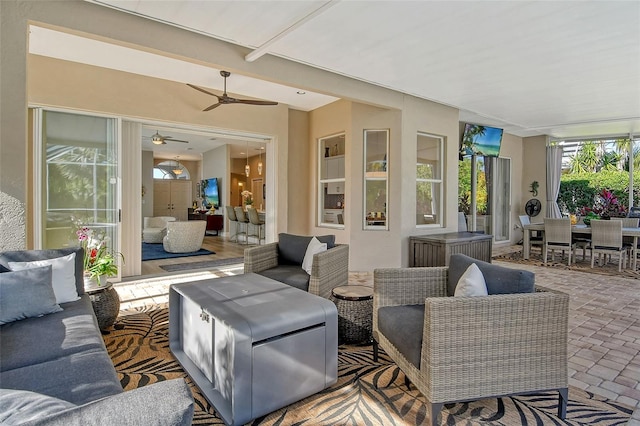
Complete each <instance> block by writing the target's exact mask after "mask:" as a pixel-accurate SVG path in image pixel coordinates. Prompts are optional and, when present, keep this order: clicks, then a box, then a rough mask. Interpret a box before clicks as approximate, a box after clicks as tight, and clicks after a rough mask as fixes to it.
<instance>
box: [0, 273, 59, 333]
mask: <svg viewBox="0 0 640 426" xmlns="http://www.w3.org/2000/svg"><path fill="white" fill-rule="evenodd" d="M51 276H52V272H51V266H44V267H39V268H31V269H24V270H22V271H10V272H4V273H2V274H0V295H1V297H0V325H3V324H7V323H10V322H13V321H18V320H22V319H25V318H33V317H40V316H42V315H47V314H52V313H54V312H60V311H62V308H61V307H60V305H58V304H57V303H56V296H55V294H54V292H53V286H52V285H51Z"/></svg>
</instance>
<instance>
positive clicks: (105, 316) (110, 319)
mask: <svg viewBox="0 0 640 426" xmlns="http://www.w3.org/2000/svg"><path fill="white" fill-rule="evenodd" d="M85 291H86V293H87V294H88V295H89V298H90V299H91V304H92V305H93V312H95V314H96V318H97V319H98V326H99V327H100V330H104V329H106V328H108V327H110V326H112V325H113V323H115V322H116V318H118V312H119V311H120V297H119V296H118V292H117V291H116V289H115V288H113V286H112V285H111V283H107V284H106V285H105V286H103V287H93V288H85Z"/></svg>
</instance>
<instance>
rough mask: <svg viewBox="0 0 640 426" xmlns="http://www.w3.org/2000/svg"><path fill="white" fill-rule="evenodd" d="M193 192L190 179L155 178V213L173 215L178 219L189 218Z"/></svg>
mask: <svg viewBox="0 0 640 426" xmlns="http://www.w3.org/2000/svg"><path fill="white" fill-rule="evenodd" d="M191 192H192V187H191V181H190V180H161V179H158V180H155V181H154V182H153V215H154V216H173V217H175V218H176V220H181V221H184V220H187V209H188V208H189V206H190V205H191Z"/></svg>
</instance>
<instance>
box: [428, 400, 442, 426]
mask: <svg viewBox="0 0 640 426" xmlns="http://www.w3.org/2000/svg"><path fill="white" fill-rule="evenodd" d="M442 407H444V403H442V402H438V403H435V404H433V403H432V404H431V425H432V426H438V425H439V424H440V423H438V415H439V414H440V411H442Z"/></svg>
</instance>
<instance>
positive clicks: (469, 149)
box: [460, 123, 503, 157]
mask: <svg viewBox="0 0 640 426" xmlns="http://www.w3.org/2000/svg"><path fill="white" fill-rule="evenodd" d="M502 132H503V130H502V129H498V128H496V127H489V126H481V125H479V124H470V123H467V124H465V126H464V133H463V134H462V146H461V147H460V155H462V156H466V155H474V154H475V155H484V156H488V157H497V156H499V155H500V144H501V143H502Z"/></svg>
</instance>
